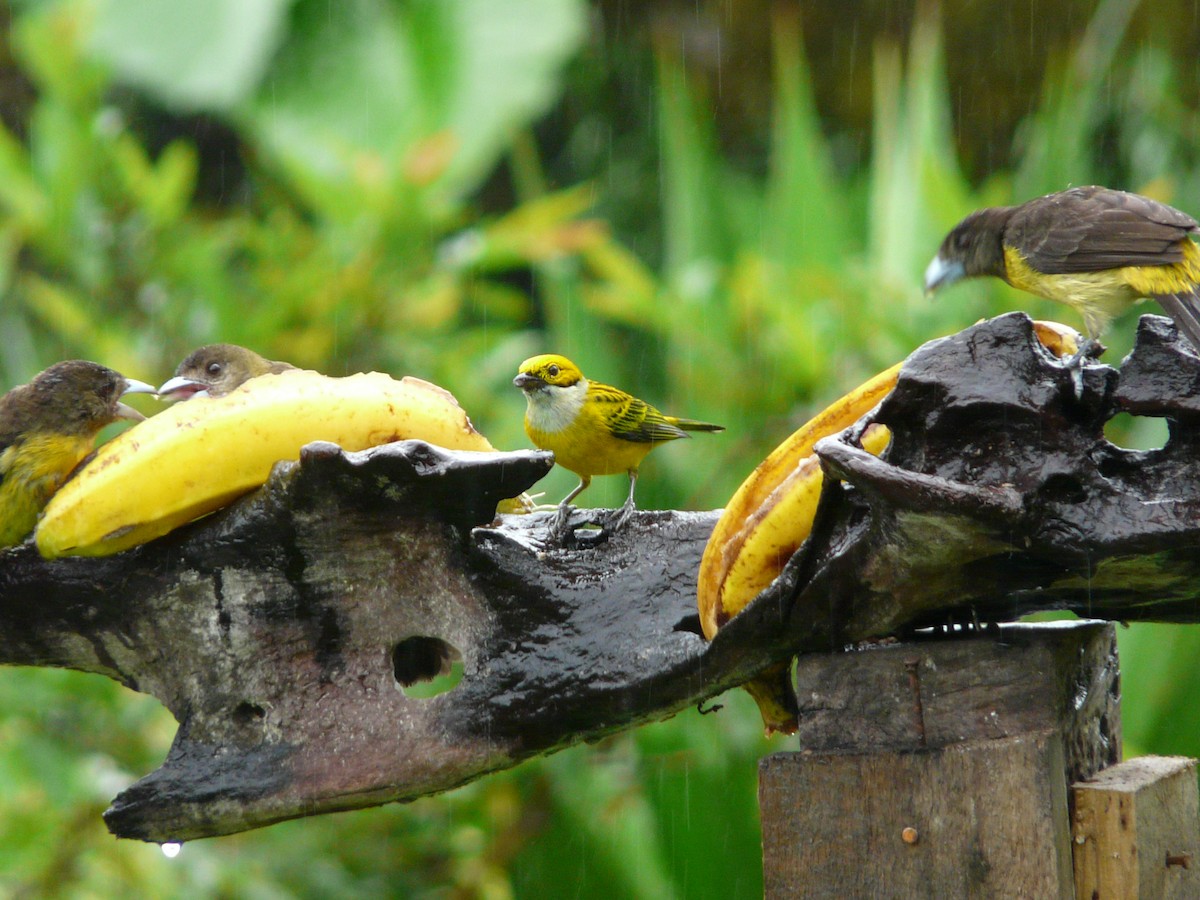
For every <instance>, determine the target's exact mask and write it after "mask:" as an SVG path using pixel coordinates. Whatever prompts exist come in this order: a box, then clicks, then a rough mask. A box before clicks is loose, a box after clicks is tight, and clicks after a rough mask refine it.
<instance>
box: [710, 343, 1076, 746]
mask: <svg viewBox="0 0 1200 900" xmlns="http://www.w3.org/2000/svg"><path fill="white" fill-rule="evenodd" d="M1034 332H1035V334H1036V335H1037V338H1038V340H1039V341H1040V342H1041V343H1042V345H1043V346H1045V347H1046V349H1048V350H1050V352H1052V353H1053V354H1054V355H1055V356H1058V357H1066V356H1070V355H1072V354H1074V353H1076V352H1077V351H1078V348H1079V340H1080V338H1079V334H1078V333H1077V332H1076V331H1075V330H1074V329H1072V328H1069V327H1067V326H1065V325H1060V324H1058V323H1056V322H1034ZM899 372H900V364H897V365H894V366H892V367H891V368H890V369H887V370H886V371H883V372H880V373H879V374H878V375H876V376H875V377H873V378H871V379H869V380H868V381H866V382H864V383H863V384H861V385H859V386H858V387H857V388H855V389H854V390H853V391H851V392H850V393H848V394H846V395H845V396H844V397H841V398H840V399H838V400H837V401H835V402H834V403H832V404H830V405H829V406H828V407H826V408H825V409H824V410H822V411H821V412H820V413H818V414H817V415H816V416H814V417H813V418H812V419H811V420H809V421H808V422H806V423H805V424H804V425H803V426H801V427H800V428H799V429H797V430H796V431H795V432H794V433H793V434H792V435H791V436H790V437H788V439H787V440H785V441H784V442H783V443H782V444H780V445H779V446H778V447H776V448H775V450H773V451H772V452H771V454H770V455H769V456H768V457H767V458H766V459H765V460H763V461H762V462H761V463H760V464H759V465H758V467H757V468H755V470H754V471H753V472H752V473H751V474H750V476H749V477H748V478H747V479H746V480H745V481H744V482H743V483H742V485H741V487H739V488H738V490H737V492H736V493H735V494H734V495H733V497H732V498H731V499H730V501H729V504H728V505H727V506H726V507H725V511H724V513H723V514H722V516H721V518H720V519H719V520H718V522H717V525H716V527H715V528H714V529H713V533H712V536H711V537H710V538H709V541H708V545H707V546H706V547H705V550H704V556H703V558H702V560H701V563H700V571H699V576H698V579H697V603H698V606H699V611H700V625H701V628H702V630H703V632H704V636H705V637H706V638H707V639H708V640H712V638H713V635H715V634H716V633H717V630H718V629H719V628H720V627H721V626H722V625H724V624H725V623H726V622H728V621H729V619H730V618H732V617H733V616H735V615H737V613H738V612H740V611H741V610H742V609H743V608H744V607H745V606H746V604H748V603H749V602H750V601H751V600H753V599H754V598H755V597H757V596H758V595H759V594H760V593H761V592H762V591H763V590H764V589H765V588H766V587H767V586H768V585H770V584H771V582H772V581H774V580H775V579H776V578H777V577H778V576H779V573H780V572H781V571H782V570H783V567H784V565H785V564H786V563H787V561H788V560H789V559H790V558H791V557H792V555H793V554H794V553H795V552H796V550H798V549H799V548H800V545H801V544H803V543H804V541H805V540H806V539H807V538H808V536H809V534H810V533H811V531H812V524H813V517H814V515H815V514H816V509H817V501H818V500H819V499H820V496H821V486H822V484H823V480H824V479H823V474H822V471H821V465H820V462H819V460H818V459H817V457H816V456H815V455H814V454H813V447H814V446H815V445H816V443H817V441H819V440H820V439H821V438H824V437H827V436H829V435H831V434H836V433H838V432H839V431H842V430H844V429H846V428H849V427H850V426H851V425H853V424H854V423H855V422H857V421H858V420H859V419H860V418H861V417H862V416H863V415H865V414H866V413H868V412H870V411H871V410H872V409H873V408H874V407H875V406H876V405H877V404H878V403H879V402H880V401H881V400H882V399H883V398H884V397H885V396H886V395H887V394H888V393H889V392H890V391H891V390H892V388H893V387H895V384H896V379H897V377H898V375H899ZM890 440H891V433H890V432H889V431H888V429H887V428H885V427H884V426H882V425H877V424H876V425H871V426H870V427H868V428H867V429H866V431H865V432H864V433H863V437H862V445H863V449H865V450H867V451H868V452H870V453H873V454H875V455H878V454H880V453H882V452H883V450H884V448H886V447H887V445H888V442H889V441H890ZM790 671H791V667H790V665H788V664H779V665H776V666H772V667H771V668H769V669H766V670H764V671H763V672H762V674H760V675H759V676H758V677H757V678H755V679H754V680H752V681H750V682H748V683H747V684H746V689H747V690H748V691H749V692H750V694H751V696H752V697H754V700H755V702H756V703H757V704H758V706H759V710H760V712H761V713H762V716H763V724H764V726H765V727H766V730H767V733H768V734H770V733H773V732H776V731H782V732H786V733H791V732H794V731H795V730H796V727H797V721H796V709H795V699H794V695H793V694H792V690H791V676H790Z"/></svg>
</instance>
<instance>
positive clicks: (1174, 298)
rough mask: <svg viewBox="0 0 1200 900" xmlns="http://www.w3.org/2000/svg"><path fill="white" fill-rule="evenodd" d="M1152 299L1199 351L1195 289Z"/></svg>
mask: <svg viewBox="0 0 1200 900" xmlns="http://www.w3.org/2000/svg"><path fill="white" fill-rule="evenodd" d="M1154 299H1155V300H1157V301H1158V305H1159V306H1161V307H1162V308H1163V309H1164V310H1166V312H1167V314H1168V315H1169V316H1170V317H1171V318H1172V319H1174V321H1175V327H1176V328H1178V329H1179V330H1180V331H1181V332H1183V336H1184V337H1186V338H1187V339H1188V341H1190V342H1191V345H1192V349H1193V350H1195V351H1196V352H1197V353H1200V296H1198V295H1197V293H1196V291H1194V290H1192V291H1179V292H1178V293H1174V294H1163V295H1161V296H1158V297H1155V298H1154ZM680 427H683V426H680Z"/></svg>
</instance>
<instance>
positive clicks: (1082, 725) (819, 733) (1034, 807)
mask: <svg viewBox="0 0 1200 900" xmlns="http://www.w3.org/2000/svg"><path fill="white" fill-rule="evenodd" d="M1118 675H1119V669H1118V666H1117V657H1116V644H1115V631H1114V629H1113V626H1112V625H1109V624H1100V623H1074V624H1071V625H1066V626H1055V627H1047V626H1040V627H1035V626H1011V627H1005V628H1002V629H1000V631H999V634H998V636H990V637H970V638H966V639H963V638H957V639H946V638H944V637H942V638H930V639H927V640H922V641H914V642H910V643H903V644H895V645H883V646H872V647H867V648H865V649H862V650H859V651H857V652H852V653H846V654H839V655H826V656H815V655H814V656H807V657H802V658H801V659H800V661H799V663H798V667H797V679H798V684H799V691H798V696H799V699H800V703H801V717H800V722H801V728H800V731H799V732H798V737H799V739H800V746H801V747H802V748H803V749H802V751H801V752H792V753H778V754H774V755H772V756H770V757H767V758H766V759H765V760H763V762H762V764H761V765H760V769H759V803H760V809H761V813H762V828H763V874H764V883H765V886H766V894H767V896H768V897H770V898H784V897H789V898H790V897H847V898H853V897H906V898H908V897H930V898H944V897H980V898H985V897H986V898H992V897H1039V898H1042V897H1073V896H1074V891H1073V874H1072V861H1071V846H1070V819H1069V813H1068V803H1067V796H1068V794H1067V785H1068V784H1069V783H1070V781H1071V780H1073V779H1074V778H1076V777H1080V776H1081V775H1082V776H1088V775H1091V774H1093V773H1095V772H1096V771H1097V770H1099V769H1101V768H1102V767H1104V766H1106V765H1111V764H1112V763H1113V762H1115V761H1116V760H1117V759H1118V758H1119V756H1120V708H1119V699H1120V698H1119V691H1118V687H1117V685H1118Z"/></svg>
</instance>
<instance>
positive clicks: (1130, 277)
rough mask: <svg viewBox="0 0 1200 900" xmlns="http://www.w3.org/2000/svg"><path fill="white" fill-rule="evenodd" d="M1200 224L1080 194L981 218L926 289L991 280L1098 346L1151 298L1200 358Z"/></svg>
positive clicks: (1123, 197) (1167, 211)
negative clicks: (1077, 328)
mask: <svg viewBox="0 0 1200 900" xmlns="http://www.w3.org/2000/svg"><path fill="white" fill-rule="evenodd" d="M1198 229H1200V224H1198V223H1197V222H1196V220H1195V219H1193V218H1192V217H1191V216H1189V215H1188V214H1187V213H1184V212H1180V211H1179V210H1177V209H1174V208H1173V207H1170V206H1167V205H1166V204H1163V203H1159V202H1158V201H1156V200H1151V199H1150V198H1149V197H1143V196H1141V195H1140V194H1130V193H1127V192H1125V191H1115V190H1112V189H1111V188H1106V187H1096V186H1091V187H1078V188H1071V189H1070V190H1066V191H1060V192H1058V193H1056V194H1047V195H1046V196H1044V197H1038V198H1037V199H1036V200H1030V201H1029V202H1027V203H1022V204H1021V205H1020V206H997V207H991V208H988V209H981V210H977V211H976V212H973V213H971V214H970V215H969V216H967V217H966V218H965V219H963V220H962V221H961V222H959V223H958V224H957V225H956V226H954V228H953V229H952V230H951V231H950V233H949V234H948V235H946V239H945V240H944V241H942V246H941V248H940V249H939V250H938V254H937V256H935V257H934V259H933V261H932V262H930V264H929V267H928V268H927V269H926V270H925V290H926V292H929V293H932V292H933V291H936V290H937V289H938V288H939V287H942V286H944V285H947V284H951V283H953V282H955V281H958V280H959V279H960V278H971V277H974V276H981V275H994V276H995V277H997V278H1002V279H1004V280H1005V281H1007V282H1008V283H1009V284H1011V285H1012V286H1013V287H1017V288H1020V289H1021V290H1024V291H1029V293H1031V294H1036V295H1037V296H1039V297H1045V298H1047V299H1048V300H1057V301H1058V302H1060V303H1065V304H1067V305H1068V306H1071V307H1073V308H1074V309H1075V310H1077V311H1078V312H1079V313H1080V315H1082V316H1083V322H1084V325H1085V327H1086V328H1087V331H1088V334H1089V335H1090V336H1091V337H1093V338H1095V337H1099V336H1100V334H1101V333H1103V332H1104V330H1105V329H1106V328H1107V327H1108V324H1109V323H1110V322H1111V321H1112V319H1113V317H1114V316H1116V315H1118V314H1120V313H1122V312H1124V311H1125V310H1126V309H1128V308H1129V307H1130V306H1132V305H1133V304H1134V303H1137V302H1139V301H1140V300H1142V299H1145V298H1153V299H1154V300H1156V301H1158V304H1159V305H1160V306H1162V308H1163V309H1165V310H1166V311H1167V312H1168V313H1169V314H1170V316H1171V318H1172V319H1174V320H1175V325H1176V326H1177V327H1178V328H1179V330H1180V331H1182V332H1183V333H1184V335H1186V336H1187V338H1188V340H1189V341H1191V343H1192V346H1193V347H1195V348H1196V349H1198V350H1200V248H1198V247H1197V246H1196V244H1195V242H1193V241H1192V239H1191V237H1190V236H1191V235H1192V234H1194V233H1196V232H1197V230H1198Z"/></svg>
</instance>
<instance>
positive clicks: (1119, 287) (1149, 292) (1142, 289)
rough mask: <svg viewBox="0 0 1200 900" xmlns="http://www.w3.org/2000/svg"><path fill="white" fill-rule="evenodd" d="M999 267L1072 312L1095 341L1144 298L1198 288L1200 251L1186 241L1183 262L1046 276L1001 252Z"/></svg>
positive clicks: (1011, 251) (1014, 254)
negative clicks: (1000, 265)
mask: <svg viewBox="0 0 1200 900" xmlns="http://www.w3.org/2000/svg"><path fill="white" fill-rule="evenodd" d="M1004 267H1005V270H1006V271H1005V280H1006V281H1007V282H1008V283H1009V284H1011V285H1012V286H1013V287H1015V288H1020V289H1021V290H1023V291H1028V292H1029V293H1031V294H1036V295H1037V296H1039V297H1045V298H1046V299H1047V300H1055V301H1057V302H1059V303H1065V304H1067V305H1068V306H1070V307H1072V308H1073V309H1075V310H1077V311H1078V312H1079V314H1080V315H1082V316H1083V321H1084V324H1085V325H1086V326H1087V330H1088V333H1089V334H1090V335H1091V336H1092V337H1096V336H1098V335H1099V334H1101V333H1102V332H1103V331H1104V330H1105V329H1106V328H1107V327H1108V323H1109V322H1111V321H1112V319H1113V318H1114V317H1115V316H1117V315H1119V314H1120V313H1122V312H1124V311H1125V310H1126V309H1128V308H1129V307H1130V306H1132V305H1133V304H1134V303H1137V302H1138V301H1140V300H1142V299H1144V298H1146V297H1155V296H1161V295H1166V294H1174V293H1177V292H1182V291H1190V290H1192V289H1193V288H1194V287H1195V286H1196V284H1197V283H1200V249H1197V247H1196V244H1195V243H1193V242H1192V241H1190V240H1188V241H1185V242H1184V252H1183V260H1182V262H1178V263H1173V264H1171V265H1166V266H1122V267H1120V268H1116V269H1104V270H1101V271H1098V272H1069V273H1062V274H1056V275H1047V274H1046V273H1044V272H1039V271H1037V270H1036V269H1034V268H1033V267H1032V266H1030V265H1029V263H1027V262H1026V261H1025V258H1024V257H1023V256H1021V254H1020V253H1019V252H1018V251H1017V250H1016V249H1015V248H1013V247H1005V248H1004Z"/></svg>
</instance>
